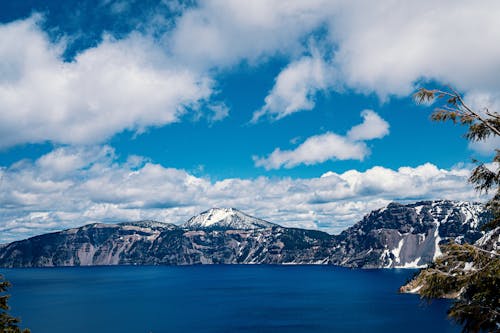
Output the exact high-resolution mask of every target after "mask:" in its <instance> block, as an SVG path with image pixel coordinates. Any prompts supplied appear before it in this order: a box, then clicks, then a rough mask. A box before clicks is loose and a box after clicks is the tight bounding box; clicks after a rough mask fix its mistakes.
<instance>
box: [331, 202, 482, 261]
mask: <svg viewBox="0 0 500 333" xmlns="http://www.w3.org/2000/svg"><path fill="white" fill-rule="evenodd" d="M490 218H491V215H490V214H489V213H488V212H487V211H486V210H485V209H484V208H483V205H481V204H479V203H469V202H456V201H447V200H439V201H420V202H416V203H413V204H407V205H402V204H398V203H391V204H389V205H388V206H387V207H385V208H382V209H378V210H375V211H372V212H371V213H370V214H368V215H366V216H365V217H364V218H363V220H361V221H360V222H358V223H356V224H355V225H353V226H352V227H350V228H348V229H347V230H345V231H343V232H342V233H341V234H340V235H338V236H337V237H336V240H337V242H338V247H339V248H338V251H337V252H336V255H335V257H334V259H335V260H334V263H335V264H337V265H342V266H349V267H363V268H378V267H384V268H417V267H424V266H426V265H427V264H429V263H430V262H432V261H433V260H434V258H436V257H437V256H439V255H440V253H441V251H440V249H439V246H438V244H441V243H443V242H449V241H450V240H452V239H453V240H454V241H455V242H457V243H462V242H468V243H473V242H475V241H476V240H478V239H479V238H480V237H481V236H482V235H483V233H482V232H481V231H480V226H481V225H483V224H484V223H486V222H487V221H488V220H489V219H490Z"/></svg>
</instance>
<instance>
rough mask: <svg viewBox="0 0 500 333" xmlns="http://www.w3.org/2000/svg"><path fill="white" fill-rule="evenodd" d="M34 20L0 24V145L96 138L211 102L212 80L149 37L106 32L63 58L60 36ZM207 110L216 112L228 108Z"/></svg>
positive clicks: (219, 115)
mask: <svg viewBox="0 0 500 333" xmlns="http://www.w3.org/2000/svg"><path fill="white" fill-rule="evenodd" d="M37 23H38V18H37V17H36V16H35V17H31V18H29V19H26V20H23V21H16V22H12V23H9V24H5V25H0V59H1V61H0V74H1V75H0V100H1V101H2V103H1V105H0V148H4V147H8V146H12V145H16V144H19V143H26V142H43V141H47V140H49V141H53V142H58V143H72V144H75V143H76V144H88V143H95V142H101V141H103V140H105V139H107V138H109V137H111V136H112V135H113V134H115V133H118V132H121V131H123V130H126V129H127V130H132V131H139V132H140V131H143V130H144V129H146V128H148V127H150V126H161V125H165V124H169V123H172V122H176V121H179V119H180V118H181V117H182V116H183V115H184V114H186V113H187V112H188V111H189V110H190V109H197V108H198V106H199V105H200V104H201V103H208V104H210V103H209V102H208V100H209V99H210V96H211V95H212V85H213V81H212V80H211V79H210V78H208V77H206V76H203V75H201V74H199V73H197V72H195V71H192V70H190V69H188V68H182V67H179V66H177V65H176V64H174V63H172V62H171V60H170V59H168V58H167V57H166V56H165V55H164V52H163V51H162V50H160V49H159V48H158V47H157V46H156V45H155V44H154V43H153V41H152V40H151V39H149V38H147V37H144V36H142V35H139V34H131V35H130V36H128V37H127V38H125V39H122V40H114V39H113V38H111V37H105V39H104V41H103V42H102V43H101V44H99V45H98V46H96V47H94V48H90V49H86V50H84V51H82V52H81V53H80V54H78V55H77V56H76V58H75V59H74V60H73V61H71V62H64V61H63V60H61V56H62V53H63V51H64V49H65V45H64V43H63V42H60V43H59V44H53V43H52V42H50V41H49V39H48V36H47V35H46V34H45V33H44V32H43V31H41V30H40V28H39V26H38V24H37ZM213 110H214V114H215V116H214V119H217V120H219V119H222V118H223V117H224V116H225V115H227V110H226V111H225V110H224V109H222V108H221V107H220V106H219V107H217V106H216V107H215V109H213Z"/></svg>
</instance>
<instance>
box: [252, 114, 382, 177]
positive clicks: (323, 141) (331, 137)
mask: <svg viewBox="0 0 500 333" xmlns="http://www.w3.org/2000/svg"><path fill="white" fill-rule="evenodd" d="M361 116H362V117H363V122H362V123H361V124H359V125H356V126H354V127H353V128H351V129H350V130H349V131H348V132H347V135H346V136H341V135H337V134H335V133H331V132H327V133H324V134H320V135H315V136H312V137H310V138H308V139H306V140H305V141H304V142H303V143H302V144H300V145H299V146H298V147H297V148H295V149H293V150H281V149H279V148H276V149H275V150H274V151H273V152H272V153H271V154H269V155H268V156H267V157H257V156H254V157H253V159H254V162H255V166H258V167H264V168H265V169H266V170H271V169H279V168H281V167H285V168H293V167H295V166H297V165H299V164H305V165H312V164H318V163H323V162H325V161H328V160H360V161H361V160H363V159H364V158H365V157H366V156H367V155H368V154H369V153H370V149H369V148H368V147H367V146H366V144H365V143H364V142H363V141H366V140H372V139H379V138H382V137H384V136H386V135H387V134H389V124H388V123H387V122H386V121H385V120H384V119H382V118H381V117H380V116H379V115H378V114H376V113H375V112H374V111H372V110H364V111H363V112H361Z"/></svg>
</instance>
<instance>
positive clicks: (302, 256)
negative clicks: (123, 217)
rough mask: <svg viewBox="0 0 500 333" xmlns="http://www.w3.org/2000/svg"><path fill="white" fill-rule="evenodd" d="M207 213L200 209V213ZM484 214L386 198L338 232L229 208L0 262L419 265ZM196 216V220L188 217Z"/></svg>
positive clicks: (32, 244)
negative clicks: (284, 224)
mask: <svg viewBox="0 0 500 333" xmlns="http://www.w3.org/2000/svg"><path fill="white" fill-rule="evenodd" d="M203 214H205V215H203ZM487 218H488V214H487V213H486V212H484V211H483V210H482V208H481V206H480V205H479V204H470V203H458V202H450V201H436V202H419V203H415V204H411V205H400V204H390V205H389V206H387V207H386V208H383V209H380V210H376V211H373V212H372V213H370V214H368V215H367V216H366V217H365V218H364V219H363V220H362V221H360V222H358V223H357V224H355V225H354V226H352V227H351V228H349V229H347V230H345V231H344V232H342V233H341V234H340V235H336V236H335V235H329V234H327V233H325V232H321V231H315V230H304V229H295V228H285V227H281V226H278V225H276V224H272V223H269V222H266V221H263V220H260V219H256V218H253V217H250V216H248V215H246V214H243V213H241V212H239V211H237V210H235V209H220V210H210V211H207V212H204V213H202V214H201V215H200V216H199V217H193V218H192V219H190V221H191V223H186V224H185V225H183V226H176V225H173V224H166V223H160V222H154V221H140V222H132V223H122V224H90V225H86V226H83V227H80V228H74V229H69V230H64V231H61V232H56V233H50V234H45V235H40V236H36V237H33V238H30V239H26V240H22V241H17V242H13V243H11V244H7V245H4V246H2V247H0V266H3V267H44V266H80V265H81V266H83V265H118V264H123V265H191V264H335V265H342V266H349V267H362V268H374V267H417V266H423V265H425V264H428V263H430V262H431V261H432V260H433V259H434V258H435V256H437V255H439V248H438V247H437V244H438V243H440V242H443V241H446V240H448V239H451V238H453V239H455V240H456V241H458V242H461V241H464V240H467V241H469V242H470V241H475V240H477V239H478V238H479V237H481V236H482V234H481V232H479V231H478V230H479V229H478V228H479V226H480V225H481V224H482V223H484V222H485V221H486V220H487ZM194 222H196V223H194Z"/></svg>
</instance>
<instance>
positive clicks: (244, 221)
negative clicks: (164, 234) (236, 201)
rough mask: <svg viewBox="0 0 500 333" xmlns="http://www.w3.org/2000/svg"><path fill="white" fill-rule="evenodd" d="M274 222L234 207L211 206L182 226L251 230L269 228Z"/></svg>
mask: <svg viewBox="0 0 500 333" xmlns="http://www.w3.org/2000/svg"><path fill="white" fill-rule="evenodd" d="M275 225H276V224H273V223H270V222H267V221H264V220H261V219H258V218H256V217H253V216H250V215H247V214H245V213H243V212H241V211H239V210H237V209H235V208H212V209H209V210H207V211H205V212H203V213H201V214H200V215H197V216H193V217H192V218H190V219H189V221H187V222H186V223H184V224H183V227H185V228H188V229H236V230H251V229H264V228H271V227H273V226H275Z"/></svg>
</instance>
